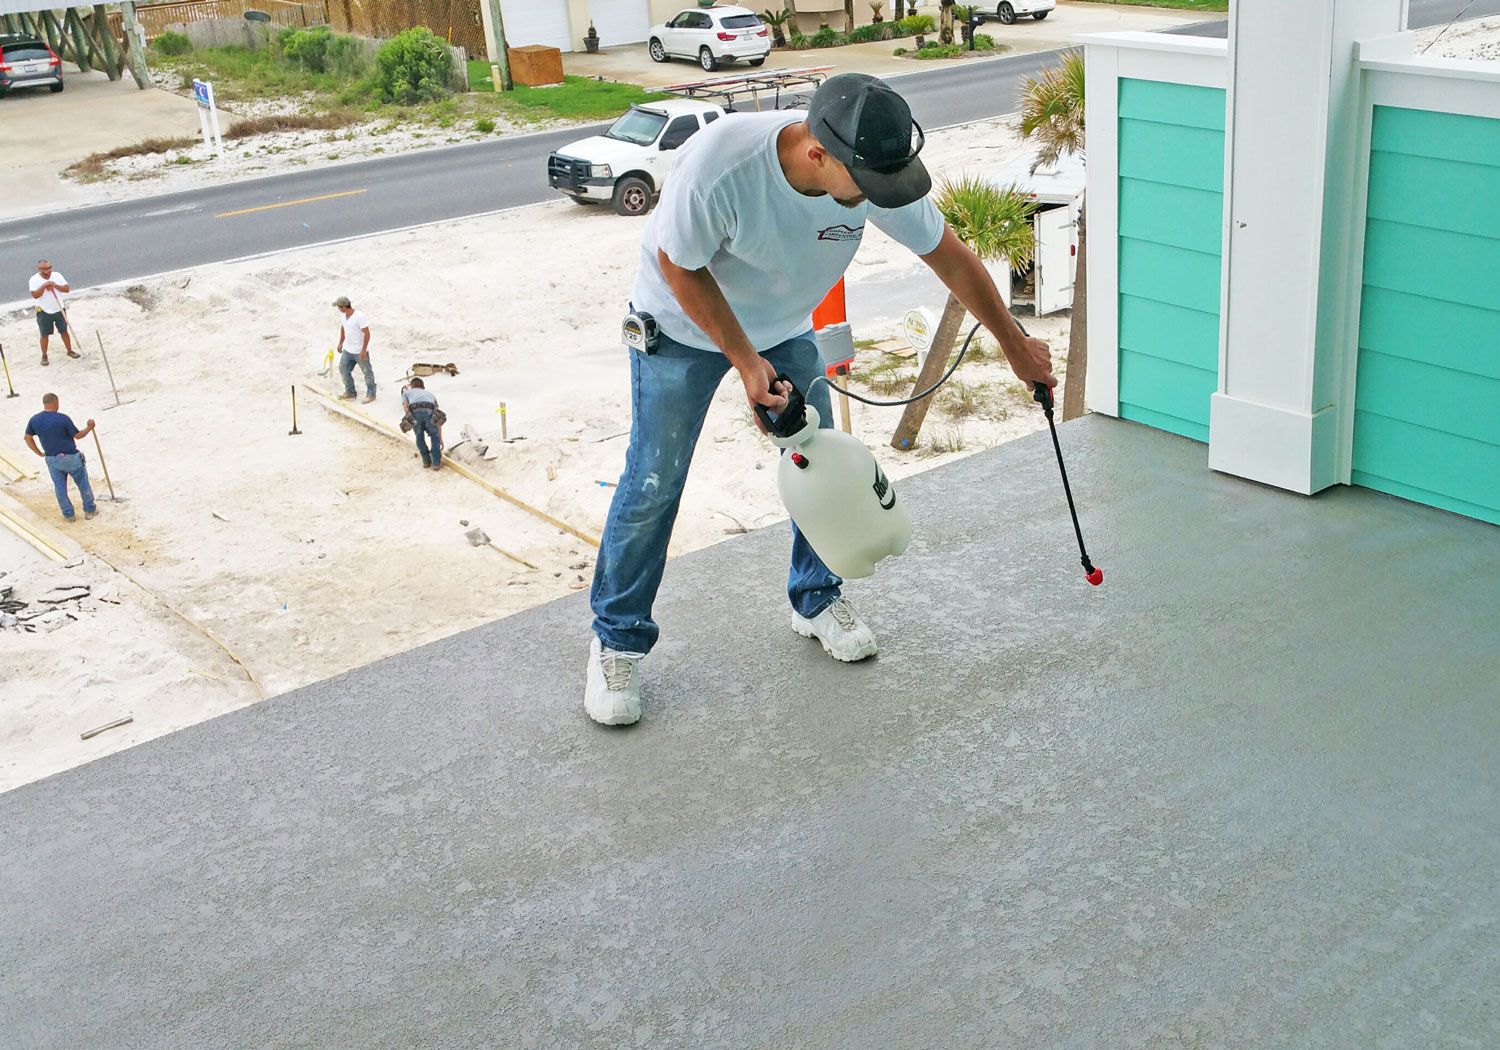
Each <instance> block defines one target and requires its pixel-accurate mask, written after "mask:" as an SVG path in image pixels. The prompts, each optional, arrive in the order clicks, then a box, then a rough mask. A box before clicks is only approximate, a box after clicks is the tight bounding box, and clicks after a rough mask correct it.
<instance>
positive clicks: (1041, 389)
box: [1031, 383, 1052, 412]
mask: <svg viewBox="0 0 1500 1050" xmlns="http://www.w3.org/2000/svg"><path fill="white" fill-rule="evenodd" d="M1031 399H1032V400H1033V401H1035V402H1036V403H1037V404H1039V405H1041V406H1042V411H1044V412H1051V411H1052V388H1051V387H1050V386H1048V385H1047V384H1046V383H1036V384H1033V388H1032V391H1031Z"/></svg>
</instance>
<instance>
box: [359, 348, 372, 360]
mask: <svg viewBox="0 0 1500 1050" xmlns="http://www.w3.org/2000/svg"><path fill="white" fill-rule="evenodd" d="M359 359H360V360H361V361H368V360H369V359H370V351H368V350H361V351H360V352H359Z"/></svg>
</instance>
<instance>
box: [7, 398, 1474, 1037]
mask: <svg viewBox="0 0 1500 1050" xmlns="http://www.w3.org/2000/svg"><path fill="white" fill-rule="evenodd" d="M1046 440H1047V439H1046V435H1045V434H1041V435H1036V436H1035V437H1033V438H1030V439H1027V440H1024V441H1021V442H1018V443H1016V444H1013V445H1010V446H1007V447H1005V448H1003V449H999V450H996V451H994V452H991V453H988V454H983V455H979V456H975V457H973V458H970V459H968V460H966V461H964V462H961V463H957V464H954V465H952V466H950V467H947V468H945V469H943V470H940V471H938V472H935V473H933V474H930V475H928V476H925V477H923V478H920V479H914V480H912V481H910V482H907V483H905V484H904V485H903V489H902V491H903V495H904V496H905V497H907V498H909V499H910V501H911V502H912V505H913V506H914V508H915V514H916V517H917V519H918V528H919V533H918V539H917V540H916V542H915V545H914V549H913V550H912V551H911V552H909V553H908V554H907V555H906V556H905V557H904V558H902V559H900V560H897V561H894V562H888V563H887V565H886V567H884V569H883V571H882V572H881V573H880V575H878V576H877V577H876V578H875V579H874V580H872V581H868V582H866V583H863V584H861V585H859V586H856V587H852V588H851V591H852V593H853V594H854V596H855V598H856V601H858V602H860V603H861V604H862V605H863V607H864V609H865V610H866V611H867V614H868V616H869V617H870V619H872V620H873V622H874V623H875V625H876V626H877V628H878V629H879V632H880V634H881V635H882V637H883V638H884V641H885V651H884V653H883V654H882V656H881V657H880V658H879V660H878V661H876V662H872V663H869V664H866V665H861V666H857V667H842V666H836V665H834V664H833V663H832V662H830V661H829V660H828V659H827V658H826V657H824V656H823V655H822V653H821V651H820V650H818V649H817V648H816V646H815V645H814V644H813V643H809V642H804V641H803V640H801V639H799V638H796V637H795V636H793V635H792V634H791V632H790V631H789V630H788V628H787V624H786V615H787V614H786V610H785V608H784V599H782V597H781V595H780V590H781V580H782V575H783V558H784V555H785V549H786V547H787V541H786V538H785V536H784V534H783V533H782V531H781V530H780V529H773V530H769V531H767V532H764V533H760V534H756V535H753V536H749V537H745V538H743V539H740V540H737V541H734V542H730V543H726V544H724V545H722V546H720V547H717V548H714V549H710V550H707V551H703V552H700V553H698V554H696V555H693V556H690V557H687V558H684V559H682V560H679V561H677V562H674V563H673V564H672V566H671V568H670V570H669V573H668V580H667V585H666V588H665V592H664V595H663V598H662V601H661V603H660V610H659V611H660V615H661V618H662V621H663V623H664V626H665V639H664V641H663V643H662V645H661V646H660V647H659V648H658V650H657V652H656V653H655V654H654V655H653V657H652V659H651V660H650V661H649V663H648V665H647V667H648V672H649V679H648V705H647V715H646V718H645V720H644V721H643V723H642V724H641V725H640V726H638V727H636V728H635V729H633V730H624V731H609V730H603V729H600V728H597V727H595V726H593V725H592V724H590V723H589V722H588V721H587V720H586V719H585V717H584V715H583V712H582V710H581V704H580V696H579V694H580V689H581V682H582V664H583V655H584V644H585V639H586V633H585V632H586V625H587V619H586V609H585V603H584V600H583V598H582V596H579V597H577V598H574V599H570V600H567V601H563V602H560V603H558V604H555V605H551V606H547V607H545V608H542V609H538V610H535V611H533V612H531V613H527V614H524V615H521V616H517V617H514V618H512V619H509V620H505V621H501V622H498V623H495V624H492V625H490V626H488V627H485V628H481V629H479V630H475V631H470V632H468V633H466V634H462V635H458V636H456V637H454V638H451V639H448V640H447V641H444V642H441V643H437V644H434V645H431V646H428V647H426V648H423V649H420V650H417V651H415V652H412V653H408V654H406V655H404V656H401V657H397V658H393V659H390V660H387V661H384V662H383V663H380V664H376V665H374V666H371V667H367V668H364V669H361V670H359V671H356V672H353V673H351V674H348V675H345V676H343V677H341V678H337V679H334V680H332V681H329V682H325V683H323V684H321V685H317V686H314V687H311V688H308V689H304V690H302V691H300V692H297V693H293V694H288V695H286V696H282V697H279V698H277V699H274V700H271V701H268V702H266V703H264V704H261V705H259V706H257V707H254V708H249V709H245V710H242V711H239V712H236V713H234V714H231V715H228V716H225V717H223V718H220V719H217V720H215V721H212V722H208V723H204V724H202V725H199V726H196V727H194V728H191V729H187V730H184V731H183V732H181V733H178V734H176V735H175V736H171V737H168V738H164V739H161V740H156V741H153V742H151V743H149V744H145V745H142V746H141V747H138V748H136V749H135V750H133V751H130V752H126V753H123V754H119V755H115V756H112V757H111V758H108V759H104V760H102V761H99V762H97V763H95V764H93V765H90V766H86V767H83V768H80V769H76V770H73V771H71V772H69V773H64V774H62V775H59V776H56V777H53V778H51V779H49V780H46V781H43V782H40V783H37V784H33V785H30V786H28V787H24V788H21V789H19V790H16V791H13V792H10V793H8V794H6V795H4V796H0V828H3V829H4V831H3V833H0V835H3V846H0V886H3V887H4V892H3V893H0V930H3V931H4V936H3V938H0V944H3V948H0V952H3V956H0V1031H3V1032H5V1033H6V1036H5V1038H4V1040H3V1042H4V1043H5V1044H6V1045H7V1046H24V1047H32V1046H41V1047H79V1046H91V1047H92V1046H121V1047H123V1046H131V1047H143V1046H161V1047H195V1048H197V1047H214V1046H226V1047H245V1046H257V1047H269V1046H276V1047H281V1046H319V1047H345V1046H355V1047H364V1046H398V1045H418V1044H421V1045H444V1046H479V1045H490V1046H516V1047H553V1046H555V1047H606V1046H607V1047H626V1046H639V1047H720V1046H732V1047H750V1046H774V1047H829V1048H834V1047H838V1048H848V1047H913V1048H917V1047H922V1048H927V1047H1080V1048H1082V1047H1137V1046H1138V1047H1161V1046H1186V1047H1223V1046H1233V1047H1239V1046H1255V1047H1267V1046H1296V1047H1325V1046H1326V1047H1360V1048H1365V1047H1400V1048H1407V1047H1420V1046H1444V1047H1449V1046H1475V1047H1493V1046H1496V1045H1500V991H1497V990H1500V876H1497V870H1500V834H1497V831H1500V792H1497V783H1500V774H1497V766H1500V763H1497V760H1496V753H1497V746H1500V704H1497V692H1500V687H1497V681H1500V656H1497V654H1496V645H1495V641H1496V629H1497V624H1500V586H1497V583H1496V580H1497V576H1496V566H1497V565H1500V529H1495V528H1491V527H1488V526H1483V525H1478V524H1475V523H1473V522H1470V521H1466V520H1463V519H1460V518H1456V517H1452V516H1450V515H1447V514H1443V513H1441V512H1437V511H1431V510H1427V509H1425V508H1422V507H1417V506H1414V505H1411V504H1406V503H1402V502H1400V501H1398V500H1394V499H1391V498H1387V497H1384V496H1379V495H1376V494H1372V493H1367V492H1360V491H1353V490H1347V489H1346V490H1338V491H1334V492H1330V493H1328V494H1325V495H1324V496H1322V497H1319V498H1317V499H1311V500H1309V499H1302V498H1299V497H1295V496H1291V495H1287V494H1284V493H1281V492H1277V491H1272V490H1268V489H1263V488H1259V487H1256V486H1254V485H1250V484H1247V483H1244V482H1240V481H1236V480H1234V479H1230V478H1225V477H1220V476H1216V475H1214V474H1212V473H1210V472H1209V471H1208V470H1207V468H1206V463H1205V460H1206V455H1205V450H1204V448H1203V447H1202V446H1199V445H1195V444H1191V443H1189V442H1186V441H1182V440H1179V439H1176V438H1172V437H1169V436H1166V435H1162V434H1159V433H1155V432H1153V431H1149V430H1146V429H1143V428H1140V427H1135V426H1132V425H1130V424H1124V423H1116V422H1113V421H1108V420H1102V419H1090V420H1085V421H1082V422H1080V423H1076V424H1071V425H1069V426H1068V427H1066V428H1065V429H1064V440H1065V442H1066V444H1067V446H1068V448H1069V449H1070V450H1071V452H1072V465H1073V469H1074V472H1075V481H1076V486H1077V489H1078V492H1079V494H1080V496H1081V498H1082V501H1083V507H1084V511H1085V518H1086V528H1087V529H1088V532H1089V536H1090V538H1091V543H1092V544H1093V545H1094V548H1095V550H1094V553H1095V554H1096V556H1097V557H1098V559H1099V561H1100V562H1101V564H1102V565H1103V566H1104V567H1105V568H1106V570H1107V572H1108V580H1107V581H1106V583H1105V586H1104V587H1103V588H1101V589H1099V590H1094V589H1092V588H1089V587H1088V586H1086V585H1085V584H1084V583H1083V582H1082V581H1081V579H1080V578H1079V572H1078V570H1077V568H1076V564H1075V556H1074V555H1073V553H1072V551H1071V544H1072V540H1071V537H1070V536H1069V534H1068V525H1067V518H1066V512H1065V510H1064V507H1063V504H1062V500H1061V493H1060V491H1059V488H1058V485H1057V482H1056V474H1055V467H1054V466H1053V464H1052V462H1051V457H1050V452H1049V449H1048V447H1047V445H1046V444H1045V442H1046Z"/></svg>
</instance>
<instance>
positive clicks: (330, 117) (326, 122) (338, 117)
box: [224, 109, 360, 141]
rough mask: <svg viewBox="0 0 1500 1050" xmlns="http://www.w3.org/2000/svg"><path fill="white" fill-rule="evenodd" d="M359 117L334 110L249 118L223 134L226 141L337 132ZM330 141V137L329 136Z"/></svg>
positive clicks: (356, 120) (352, 112)
mask: <svg viewBox="0 0 1500 1050" xmlns="http://www.w3.org/2000/svg"><path fill="white" fill-rule="evenodd" d="M359 119H360V115H359V114H358V113H356V112H354V111H353V110H349V109H334V110H329V111H328V112H326V113H287V114H280V115H276V116H270V117H249V118H247V119H245V120H237V121H235V122H234V126H233V127H232V128H230V129H229V130H228V131H226V132H224V137H225V138H226V139H248V138H251V137H253V136H255V135H265V134H268V133H270V132H273V131H306V130H309V129H311V130H314V131H337V130H339V129H340V128H347V127H348V126H349V125H350V124H354V123H357V122H358V121H359ZM329 139H330V141H331V140H332V136H329Z"/></svg>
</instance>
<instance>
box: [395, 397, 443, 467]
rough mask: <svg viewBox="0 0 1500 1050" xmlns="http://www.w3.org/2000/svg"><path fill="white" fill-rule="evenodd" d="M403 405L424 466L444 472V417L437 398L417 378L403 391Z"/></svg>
mask: <svg viewBox="0 0 1500 1050" xmlns="http://www.w3.org/2000/svg"><path fill="white" fill-rule="evenodd" d="M401 403H402V404H403V405H405V406H406V415H407V417H408V418H409V419H410V420H411V429H412V430H414V431H415V432H416V436H417V451H418V452H420V453H421V454H422V466H423V467H431V468H432V469H433V470H442V469H443V428H442V424H441V423H440V422H439V420H440V419H441V418H442V415H441V410H440V409H439V408H438V403H437V396H436V395H435V394H433V392H432V391H431V390H428V389H427V384H426V383H424V382H422V380H421V379H420V378H416V379H413V380H412V381H411V382H410V383H409V384H407V386H406V387H405V388H404V389H403V390H402V391H401ZM402 429H403V430H404V429H405V428H404V427H403V428H402Z"/></svg>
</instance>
